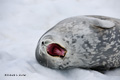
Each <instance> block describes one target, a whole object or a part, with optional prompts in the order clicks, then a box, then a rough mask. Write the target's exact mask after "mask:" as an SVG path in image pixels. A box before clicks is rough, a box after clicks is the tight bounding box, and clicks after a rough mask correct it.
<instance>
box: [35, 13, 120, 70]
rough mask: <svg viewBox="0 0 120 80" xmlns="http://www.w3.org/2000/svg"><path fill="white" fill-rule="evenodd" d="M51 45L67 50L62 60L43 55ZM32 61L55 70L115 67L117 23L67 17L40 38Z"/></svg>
mask: <svg viewBox="0 0 120 80" xmlns="http://www.w3.org/2000/svg"><path fill="white" fill-rule="evenodd" d="M101 20H102V21H101ZM105 21H106V22H105ZM104 22H105V23H104ZM42 42H44V45H43V44H42ZM51 43H58V44H60V45H61V46H63V47H64V48H65V49H66V50H67V53H66V55H65V57H64V58H60V57H53V56H50V55H49V54H48V53H47V51H46V46H47V45H49V44H51ZM36 58H37V60H38V62H39V63H40V64H42V65H44V66H47V67H50V68H55V69H66V68H75V67H80V68H88V69H89V68H90V69H97V70H108V69H111V68H116V67H119V66H120V20H119V19H115V18H110V17H105V16H95V15H93V16H92V15H91V16H78V17H71V18H67V19H65V20H63V21H61V22H59V23H58V24H57V25H55V26H54V27H53V28H51V29H50V30H49V31H47V32H46V33H45V34H44V35H43V36H42V37H41V38H40V40H39V42H38V45H37V48H36Z"/></svg>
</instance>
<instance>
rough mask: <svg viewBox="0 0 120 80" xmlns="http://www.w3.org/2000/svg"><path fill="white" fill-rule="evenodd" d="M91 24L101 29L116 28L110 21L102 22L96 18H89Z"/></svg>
mask: <svg viewBox="0 0 120 80" xmlns="http://www.w3.org/2000/svg"><path fill="white" fill-rule="evenodd" d="M88 19H89V21H90V23H92V24H93V25H94V26H97V27H101V28H112V27H114V26H115V23H114V22H113V21H110V20H102V19H99V18H94V17H88Z"/></svg>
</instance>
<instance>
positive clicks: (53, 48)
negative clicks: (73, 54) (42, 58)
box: [47, 43, 65, 57]
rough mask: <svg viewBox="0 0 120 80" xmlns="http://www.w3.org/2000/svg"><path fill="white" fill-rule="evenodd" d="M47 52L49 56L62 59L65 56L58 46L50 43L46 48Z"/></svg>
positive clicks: (63, 50)
mask: <svg viewBox="0 0 120 80" xmlns="http://www.w3.org/2000/svg"><path fill="white" fill-rule="evenodd" d="M47 52H48V54H50V55H51V56H60V57H63V56H64V55H65V49H63V48H62V47H61V46H59V45H58V44H55V43H52V44H49V45H48V46H47Z"/></svg>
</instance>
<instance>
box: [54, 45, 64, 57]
mask: <svg viewBox="0 0 120 80" xmlns="http://www.w3.org/2000/svg"><path fill="white" fill-rule="evenodd" d="M64 52H65V51H64V50H63V49H59V48H56V47H55V48H54V50H53V53H54V54H56V55H58V56H64Z"/></svg>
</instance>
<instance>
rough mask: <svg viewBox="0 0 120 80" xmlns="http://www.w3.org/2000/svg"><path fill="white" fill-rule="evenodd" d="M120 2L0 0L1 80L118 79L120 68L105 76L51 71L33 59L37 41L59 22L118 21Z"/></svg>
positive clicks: (113, 0) (84, 72)
mask: <svg viewBox="0 0 120 80" xmlns="http://www.w3.org/2000/svg"><path fill="white" fill-rule="evenodd" d="M119 3H120V0H0V80H120V68H118V69H115V70H112V71H107V72H106V73H105V74H102V73H99V72H97V71H92V70H84V69H80V68H76V69H71V70H53V69H49V68H46V67H43V66H41V65H40V64H38V62H37V61H36V58H35V49H36V46H37V42H38V40H39V38H40V37H41V36H42V34H43V33H44V32H46V31H47V30H48V29H50V28H51V27H53V26H54V25H55V24H56V23H58V22H59V21H60V20H62V19H65V18H68V17H72V16H79V15H104V16H110V17H115V18H120V5H119ZM5 74H17V75H19V74H26V76H5Z"/></svg>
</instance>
